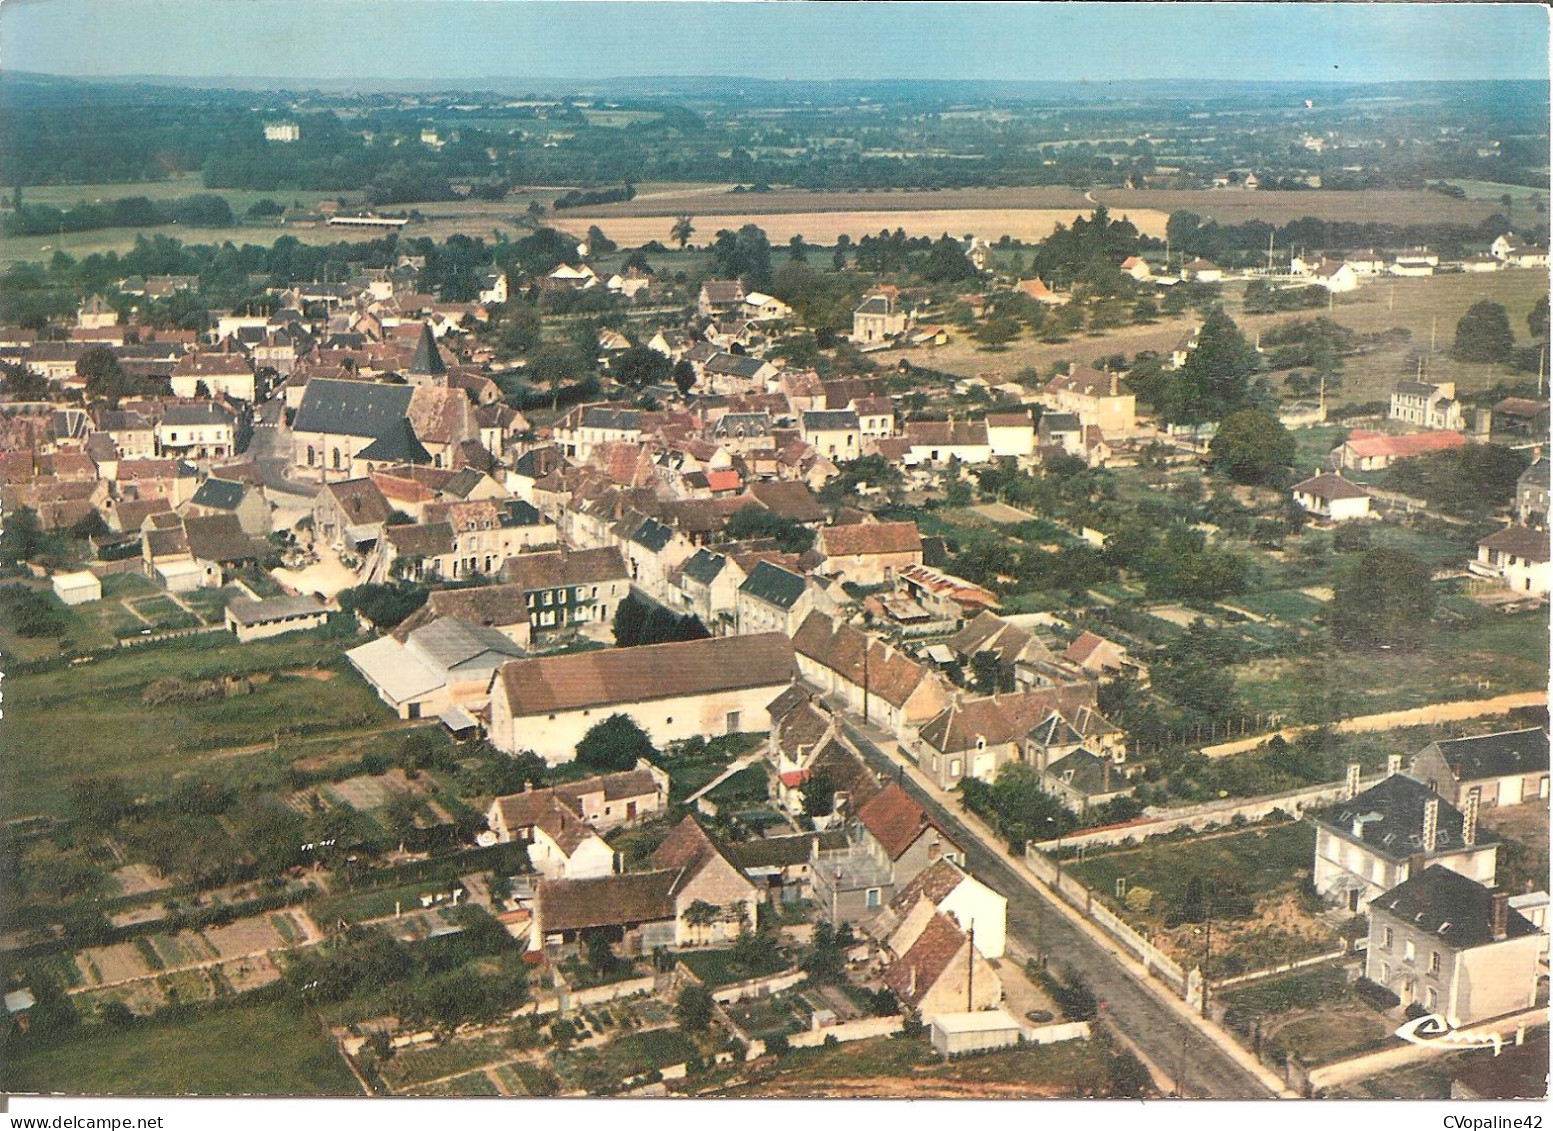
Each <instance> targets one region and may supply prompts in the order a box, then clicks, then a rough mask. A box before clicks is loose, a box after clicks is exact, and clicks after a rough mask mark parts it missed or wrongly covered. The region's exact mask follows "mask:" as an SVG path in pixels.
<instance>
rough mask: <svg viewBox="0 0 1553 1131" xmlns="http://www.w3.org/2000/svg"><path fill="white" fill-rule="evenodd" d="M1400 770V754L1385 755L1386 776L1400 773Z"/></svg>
mask: <svg viewBox="0 0 1553 1131" xmlns="http://www.w3.org/2000/svg"><path fill="white" fill-rule="evenodd" d="M1401 772H1402V755H1400V754H1388V755H1387V756H1386V776H1387V777H1388V778H1389V777H1391V776H1392V775H1393V774H1400V773H1401Z"/></svg>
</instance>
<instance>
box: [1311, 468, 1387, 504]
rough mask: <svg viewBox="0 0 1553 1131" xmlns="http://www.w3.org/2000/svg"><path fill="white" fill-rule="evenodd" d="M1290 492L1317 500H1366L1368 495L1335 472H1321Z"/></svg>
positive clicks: (1355, 484) (1361, 488)
mask: <svg viewBox="0 0 1553 1131" xmlns="http://www.w3.org/2000/svg"><path fill="white" fill-rule="evenodd" d="M1291 490H1293V491H1294V492H1295V493H1296V494H1300V495H1312V496H1314V497H1315V498H1318V499H1329V500H1330V499H1367V498H1369V495H1370V493H1369V492H1368V491H1366V490H1365V489H1364V488H1363V487H1361V486H1359V485H1358V484H1357V483H1355V482H1353V481H1352V480H1351V479H1344V478H1343V477H1342V476H1341V475H1338V474H1337V473H1336V472H1331V471H1327V472H1323V473H1322V474H1320V475H1313V476H1311V477H1310V478H1309V479H1302V480H1300V481H1299V482H1298V483H1296V484H1295V485H1294V486H1293V487H1292V488H1291Z"/></svg>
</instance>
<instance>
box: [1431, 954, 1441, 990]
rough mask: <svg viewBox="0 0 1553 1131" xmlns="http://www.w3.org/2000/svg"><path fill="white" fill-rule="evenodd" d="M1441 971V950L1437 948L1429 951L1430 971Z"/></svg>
mask: <svg viewBox="0 0 1553 1131" xmlns="http://www.w3.org/2000/svg"><path fill="white" fill-rule="evenodd" d="M1439 972H1440V952H1439V951H1437V950H1431V951H1430V952H1429V973H1431V974H1438V973H1439ZM1431 992H1432V991H1431Z"/></svg>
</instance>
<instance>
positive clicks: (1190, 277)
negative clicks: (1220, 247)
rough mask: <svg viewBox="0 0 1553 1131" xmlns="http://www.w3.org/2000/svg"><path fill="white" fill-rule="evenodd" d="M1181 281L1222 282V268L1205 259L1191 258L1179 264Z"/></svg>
mask: <svg viewBox="0 0 1553 1131" xmlns="http://www.w3.org/2000/svg"><path fill="white" fill-rule="evenodd" d="M1181 281H1182V282H1183V283H1222V282H1223V281H1224V268H1222V267H1220V266H1219V265H1218V264H1217V263H1211V262H1209V261H1208V260H1206V259H1193V260H1192V261H1191V262H1189V263H1183V264H1182V265H1181Z"/></svg>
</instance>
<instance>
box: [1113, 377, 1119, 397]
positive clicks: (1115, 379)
mask: <svg viewBox="0 0 1553 1131" xmlns="http://www.w3.org/2000/svg"><path fill="white" fill-rule="evenodd" d="M1119 392H1121V378H1120V377H1118V376H1117V375H1116V374H1115V373H1113V374H1111V395H1112V396H1113V397H1114V396H1116V395H1117V394H1118V393H1119Z"/></svg>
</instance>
